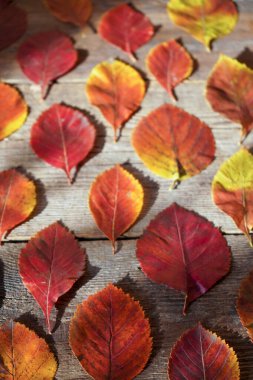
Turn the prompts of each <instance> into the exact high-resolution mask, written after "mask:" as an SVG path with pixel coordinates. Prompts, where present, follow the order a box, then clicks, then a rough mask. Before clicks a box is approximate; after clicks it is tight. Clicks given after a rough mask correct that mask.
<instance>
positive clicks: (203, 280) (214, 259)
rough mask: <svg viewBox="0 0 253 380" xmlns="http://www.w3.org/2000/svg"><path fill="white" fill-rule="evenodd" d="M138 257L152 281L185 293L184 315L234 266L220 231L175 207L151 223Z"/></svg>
mask: <svg viewBox="0 0 253 380" xmlns="http://www.w3.org/2000/svg"><path fill="white" fill-rule="evenodd" d="M136 255H137V258H138V260H139V262H140V264H141V268H142V270H143V272H144V273H145V274H146V276H147V277H149V278H150V279H151V280H152V281H154V282H156V283H158V284H165V285H167V286H168V287H169V288H173V289H176V290H180V291H181V292H183V293H185V304H184V310H183V312H184V314H185V312H186V309H187V307H188V305H189V304H190V303H191V302H192V301H194V300H195V299H196V298H198V297H200V296H201V295H203V294H205V293H206V292H207V291H208V290H209V289H210V288H211V287H212V286H213V285H214V284H216V282H217V281H219V280H220V279H221V278H222V277H224V276H225V275H226V274H227V273H228V272H229V269H230V262H231V254H230V250H229V247H228V245H227V242H226V239H225V238H224V237H223V235H222V233H221V232H220V230H219V229H218V228H216V227H214V226H213V224H212V223H210V222H209V221H208V220H206V219H205V218H203V217H201V216H199V215H197V214H195V213H194V212H192V211H188V210H186V209H185V208H183V207H181V206H178V205H177V204H176V203H173V204H172V205H171V206H170V207H168V208H166V209H165V210H163V211H162V212H161V213H160V214H158V215H157V216H156V218H155V219H153V220H152V221H151V222H150V224H149V226H148V227H147V228H146V229H145V230H144V233H143V235H142V236H141V237H140V239H139V240H138V242H137V251H136Z"/></svg>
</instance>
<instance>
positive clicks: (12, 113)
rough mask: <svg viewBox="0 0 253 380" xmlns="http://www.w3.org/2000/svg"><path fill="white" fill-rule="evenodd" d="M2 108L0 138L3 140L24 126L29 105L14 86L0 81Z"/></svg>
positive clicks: (0, 102)
mask: <svg viewBox="0 0 253 380" xmlns="http://www.w3.org/2000/svg"><path fill="white" fill-rule="evenodd" d="M0 110H1V112H0V140H3V139H4V138H5V137H7V136H9V135H11V134H12V133H13V132H15V131H16V130H18V129H19V128H20V127H22V125H23V124H24V122H25V120H26V118H27V114H28V107H27V105H26V103H25V101H24V99H23V98H22V96H21V95H20V93H19V92H18V91H17V90H16V89H15V88H14V87H12V86H9V85H8V84H5V83H0Z"/></svg>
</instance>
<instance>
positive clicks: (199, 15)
mask: <svg viewBox="0 0 253 380" xmlns="http://www.w3.org/2000/svg"><path fill="white" fill-rule="evenodd" d="M168 12H169V16H170V18H171V20H172V22H173V23H174V24H176V25H178V26H179V27H180V28H182V29H184V30H185V31H186V32H188V33H190V34H191V35H192V36H193V37H194V38H195V39H196V40H197V41H199V42H201V43H203V44H204V45H205V46H206V48H207V49H208V50H209V48H210V44H211V42H212V41H213V40H216V39H217V38H219V37H223V36H226V35H227V34H229V33H231V32H232V31H233V29H234V27H235V25H236V23H237V19H238V12H237V8H236V5H235V3H234V2H233V0H184V1H182V0H170V1H169V3H168Z"/></svg>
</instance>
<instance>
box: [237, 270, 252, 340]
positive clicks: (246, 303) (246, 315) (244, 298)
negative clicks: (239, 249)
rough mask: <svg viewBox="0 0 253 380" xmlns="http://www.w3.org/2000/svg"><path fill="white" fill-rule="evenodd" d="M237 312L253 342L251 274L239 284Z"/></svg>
mask: <svg viewBox="0 0 253 380" xmlns="http://www.w3.org/2000/svg"><path fill="white" fill-rule="evenodd" d="M237 312H238V314H239V317H240V320H241V323H242V325H243V326H244V327H245V328H246V329H247V332H248V334H249V337H250V339H251V340H252V342H253V272H251V273H250V274H249V275H248V276H247V277H246V278H244V279H243V280H242V282H241V285H240V289H239V295H238V298H237Z"/></svg>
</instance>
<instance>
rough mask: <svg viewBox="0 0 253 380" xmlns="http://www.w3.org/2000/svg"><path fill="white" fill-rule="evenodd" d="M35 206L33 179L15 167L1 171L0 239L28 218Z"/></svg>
mask: <svg viewBox="0 0 253 380" xmlns="http://www.w3.org/2000/svg"><path fill="white" fill-rule="evenodd" d="M35 206H36V189H35V185H34V183H33V182H32V181H30V180H29V179H28V178H27V177H25V176H24V175H23V174H20V173H19V172H18V171H16V170H14V169H10V170H6V171H3V172H0V241H2V239H3V238H4V236H5V234H6V233H7V232H8V231H10V230H12V229H13V228H14V227H16V226H17V225H18V224H20V223H23V222H24V221H25V220H26V219H27V218H28V217H29V216H30V215H31V213H32V211H33V210H34V208H35Z"/></svg>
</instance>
